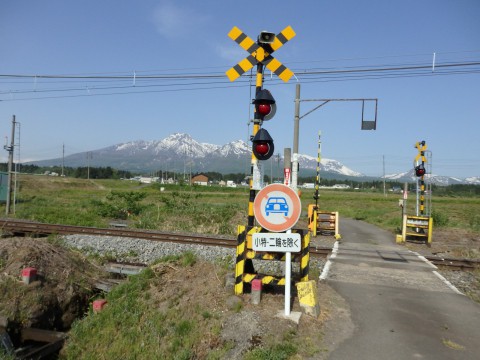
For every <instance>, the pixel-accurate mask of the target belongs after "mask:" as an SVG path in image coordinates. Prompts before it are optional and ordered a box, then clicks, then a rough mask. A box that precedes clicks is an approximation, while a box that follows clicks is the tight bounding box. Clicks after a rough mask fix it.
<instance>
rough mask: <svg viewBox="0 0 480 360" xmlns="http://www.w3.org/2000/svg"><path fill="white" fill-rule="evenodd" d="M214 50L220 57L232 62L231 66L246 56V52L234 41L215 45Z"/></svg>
mask: <svg viewBox="0 0 480 360" xmlns="http://www.w3.org/2000/svg"><path fill="white" fill-rule="evenodd" d="M216 52H217V54H218V55H219V56H220V57H221V58H222V59H225V60H228V61H230V62H233V63H234V64H232V66H233V65H235V64H236V63H237V62H239V61H240V60H242V59H243V58H245V57H247V56H248V53H247V52H246V51H245V50H243V49H242V48H241V47H239V46H238V45H237V44H236V43H234V42H231V43H230V44H229V45H217V46H216Z"/></svg>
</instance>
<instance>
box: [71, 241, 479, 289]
mask: <svg viewBox="0 0 480 360" xmlns="http://www.w3.org/2000/svg"><path fill="white" fill-rule="evenodd" d="M63 240H64V242H65V244H66V245H67V246H69V247H72V248H76V249H78V250H80V251H82V252H83V253H86V254H87V255H100V256H108V257H111V258H115V259H116V261H118V262H130V263H142V264H147V265H148V264H152V263H153V262H155V261H156V260H157V259H161V258H163V257H166V256H174V255H180V254H182V253H184V252H187V251H190V252H192V253H194V254H195V255H196V256H197V257H198V258H199V259H202V260H205V261H212V262H221V263H226V262H229V263H230V265H231V266H232V267H234V266H235V256H236V254H235V249H229V248H224V247H220V246H203V245H186V244H178V243H168V242H158V241H150V240H145V239H136V238H127V237H119V236H96V235H81V234H77V235H66V236H64V237H63ZM325 262H326V259H323V258H313V257H310V269H311V270H313V269H317V272H318V273H321V271H322V269H323V266H324V265H325ZM254 267H255V270H257V271H258V272H260V273H265V274H270V275H276V276H283V274H284V262H281V261H260V260H258V261H257V260H254ZM292 271H293V272H298V271H299V270H298V263H294V264H292ZM437 271H438V272H439V273H440V274H441V275H443V276H444V277H445V278H446V279H447V280H448V281H449V282H451V283H452V285H453V286H455V287H456V288H457V289H458V290H459V291H460V292H462V293H464V294H465V293H468V292H469V291H471V290H473V289H475V286H474V283H475V281H476V279H475V276H473V275H472V274H471V273H469V272H466V271H448V270H441V269H439V270H437Z"/></svg>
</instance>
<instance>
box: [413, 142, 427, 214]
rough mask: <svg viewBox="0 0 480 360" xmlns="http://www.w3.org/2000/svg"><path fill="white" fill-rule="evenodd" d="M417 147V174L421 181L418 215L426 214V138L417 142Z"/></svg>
mask: <svg viewBox="0 0 480 360" xmlns="http://www.w3.org/2000/svg"><path fill="white" fill-rule="evenodd" d="M415 147H416V148H417V150H418V154H417V156H416V157H415V164H416V166H415V175H416V176H417V178H418V180H419V182H420V198H419V200H420V201H419V203H418V204H417V216H423V215H424V214H425V173H426V169H425V163H426V162H427V159H426V157H425V151H426V150H427V144H426V143H425V140H423V141H419V142H417V143H416V144H415ZM419 161H421V162H419ZM418 180H417V181H418ZM417 191H418V188H417Z"/></svg>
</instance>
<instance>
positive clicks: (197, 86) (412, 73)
mask: <svg viewBox="0 0 480 360" xmlns="http://www.w3.org/2000/svg"><path fill="white" fill-rule="evenodd" d="M479 66H480V62H478V61H473V62H454V63H441V64H435V71H433V66H432V65H411V66H387V67H385V66H382V67H358V66H357V67H356V68H340V69H328V70H316V69H309V70H303V71H298V70H296V71H295V74H296V77H297V78H298V79H299V80H301V81H302V82H304V83H315V82H329V81H352V80H372V79H382V78H399V77H420V76H438V75H464V74H477V73H479V72H480V67H479ZM427 70H431V71H427ZM110 74H111V73H110ZM249 76H250V75H244V76H243V79H242V80H240V81H239V84H237V85H233V84H231V83H230V82H228V81H226V80H225V74H224V73H221V74H215V73H207V74H162V75H158V74H157V75H136V74H134V75H28V74H0V79H10V80H12V81H14V83H15V84H17V83H16V82H15V81H16V80H18V79H22V80H24V79H30V80H34V81H35V82H34V89H31V88H30V89H21V90H12V89H10V90H4V91H0V94H2V95H9V96H11V97H12V96H13V95H17V94H32V93H35V94H42V93H49V92H52V93H53V92H87V93H86V94H70V95H67V94H66V95H59V96H32V97H24V98H11V99H0V101H20V100H36V99H55V98H64V97H65V98H66V97H86V96H100V95H101V96H106V95H124V94H142V93H156V92H176V91H194V90H212V89H219V88H233V87H245V86H251V84H249V83H248V81H249V80H248V78H249ZM38 79H42V80H48V82H47V84H49V85H54V83H52V82H50V80H57V81H58V82H57V84H68V83H72V82H71V81H77V82H78V81H83V82H85V81H87V82H88V84H91V83H92V82H97V85H85V86H82V87H56V88H54V87H52V86H51V87H50V88H40V89H37V86H38V83H37V80H38ZM187 80H190V81H189V82H185V81H187ZM192 80H203V81H192ZM119 81H120V82H125V81H129V84H125V85H120V84H119V85H114V86H112V85H108V83H110V82H119ZM145 81H147V82H152V83H151V84H142V82H145ZM153 81H155V82H153ZM158 81H161V83H158ZM165 81H169V82H168V83H165ZM271 81H272V84H275V83H278V81H277V80H276V79H275V80H271ZM102 82H103V83H105V85H101V83H102ZM137 82H138V83H137ZM3 83H5V82H3ZM22 84H28V85H31V84H32V83H31V82H28V83H26V82H22ZM242 84H243V85H242ZM155 87H169V88H168V89H165V90H158V89H157V90H145V89H146V88H155ZM137 89H141V90H137ZM106 90H109V91H110V92H108V93H106V92H102V91H106ZM111 90H128V91H111ZM92 92H95V93H92Z"/></svg>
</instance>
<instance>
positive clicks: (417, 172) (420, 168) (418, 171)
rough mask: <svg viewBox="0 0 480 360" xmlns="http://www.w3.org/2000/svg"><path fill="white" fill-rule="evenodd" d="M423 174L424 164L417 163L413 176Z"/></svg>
mask: <svg viewBox="0 0 480 360" xmlns="http://www.w3.org/2000/svg"><path fill="white" fill-rule="evenodd" d="M423 175H425V166H423V164H420V165H417V166H416V167H415V176H417V177H422V176H423Z"/></svg>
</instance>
